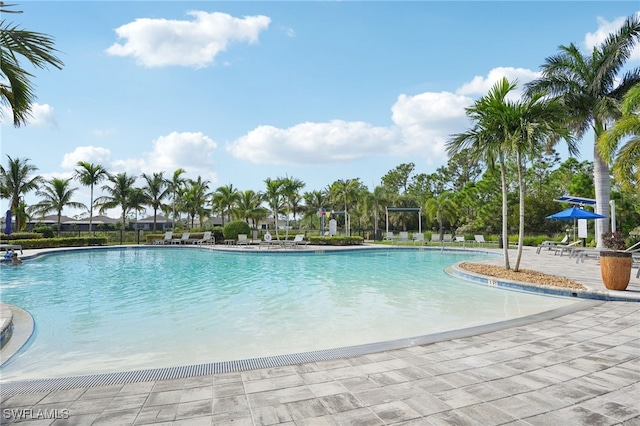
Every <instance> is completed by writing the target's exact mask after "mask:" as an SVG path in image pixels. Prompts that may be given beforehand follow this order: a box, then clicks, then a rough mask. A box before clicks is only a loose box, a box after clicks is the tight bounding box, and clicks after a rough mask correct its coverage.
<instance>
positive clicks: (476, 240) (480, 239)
mask: <svg viewBox="0 0 640 426" xmlns="http://www.w3.org/2000/svg"><path fill="white" fill-rule="evenodd" d="M473 238H474V242H473V244H478V245H479V246H482V245H483V244H496V242H495V241H487V240H485V239H484V235H474V236H473Z"/></svg>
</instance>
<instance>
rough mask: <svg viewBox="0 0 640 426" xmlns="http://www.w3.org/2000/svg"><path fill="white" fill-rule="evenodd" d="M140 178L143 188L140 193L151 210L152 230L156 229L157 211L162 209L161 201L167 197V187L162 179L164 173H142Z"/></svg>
mask: <svg viewBox="0 0 640 426" xmlns="http://www.w3.org/2000/svg"><path fill="white" fill-rule="evenodd" d="M142 178H143V179H144V181H145V186H144V187H142V192H143V193H144V195H145V199H146V201H147V205H148V206H149V207H151V208H152V209H153V230H154V231H155V230H156V229H157V225H156V224H157V220H158V210H160V208H161V207H162V201H163V200H164V199H165V198H167V196H168V195H169V187H168V185H167V181H166V179H165V178H164V172H159V173H153V174H150V175H149V174H147V173H143V174H142Z"/></svg>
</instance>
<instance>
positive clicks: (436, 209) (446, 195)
mask: <svg viewBox="0 0 640 426" xmlns="http://www.w3.org/2000/svg"><path fill="white" fill-rule="evenodd" d="M424 210H425V213H426V214H427V217H428V218H429V219H430V220H432V221H436V222H438V233H439V235H440V241H442V239H443V237H444V221H445V220H448V221H449V223H451V224H453V223H454V222H455V221H456V217H457V214H458V213H457V212H458V206H456V204H455V203H454V202H453V200H452V193H451V192H449V191H445V192H443V193H442V194H440V195H439V196H438V197H436V198H430V199H428V200H427V202H426V203H425V205H424Z"/></svg>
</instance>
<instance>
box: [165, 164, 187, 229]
mask: <svg viewBox="0 0 640 426" xmlns="http://www.w3.org/2000/svg"><path fill="white" fill-rule="evenodd" d="M184 173H186V170H185V169H182V168H179V169H176V170H175V171H174V172H173V175H172V176H171V179H168V180H167V190H168V191H169V192H170V193H171V195H172V199H171V210H172V211H173V227H174V228H175V226H176V224H177V223H178V216H177V212H176V205H177V203H178V196H179V194H180V192H181V191H182V188H183V186H184V184H185V182H186V179H185V178H183V177H182V175H183V174H184Z"/></svg>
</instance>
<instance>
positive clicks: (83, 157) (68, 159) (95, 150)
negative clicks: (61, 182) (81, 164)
mask: <svg viewBox="0 0 640 426" xmlns="http://www.w3.org/2000/svg"><path fill="white" fill-rule="evenodd" d="M78 161H86V162H88V163H94V164H100V165H102V166H105V167H107V166H108V165H109V164H110V163H111V151H110V150H108V149H107V148H102V147H99V146H79V147H77V148H76V149H74V150H73V152H69V153H66V154H64V156H63V158H62V163H61V164H60V166H61V167H62V168H63V169H75V167H76V165H77V164H78Z"/></svg>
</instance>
